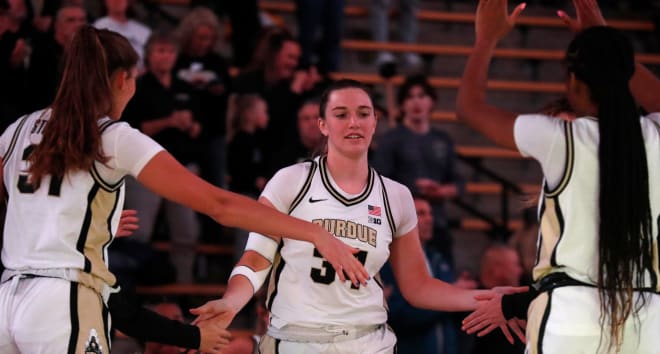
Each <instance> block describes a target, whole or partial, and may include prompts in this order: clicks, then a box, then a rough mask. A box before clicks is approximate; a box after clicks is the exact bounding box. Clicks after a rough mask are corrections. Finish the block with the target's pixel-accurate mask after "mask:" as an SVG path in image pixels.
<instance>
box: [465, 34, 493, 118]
mask: <svg viewBox="0 0 660 354" xmlns="http://www.w3.org/2000/svg"><path fill="white" fill-rule="evenodd" d="M496 45H497V43H496V42H484V41H481V42H477V43H476V44H475V45H474V48H473V50H472V54H470V56H469V57H468V60H467V63H466V64H465V69H464V71H463V77H462V78H461V85H460V87H459V89H458V95H457V97H456V113H457V114H458V115H459V116H460V117H461V118H462V119H465V120H466V122H467V123H468V124H469V125H473V124H478V123H480V122H479V121H474V120H473V118H474V117H473V116H472V115H471V114H468V110H469V109H470V107H474V106H476V105H481V104H485V103H486V88H487V85H488V71H489V68H490V61H491V59H492V57H493V52H494V51H495V47H496Z"/></svg>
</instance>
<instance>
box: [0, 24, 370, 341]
mask: <svg viewBox="0 0 660 354" xmlns="http://www.w3.org/2000/svg"><path fill="white" fill-rule="evenodd" d="M137 59H138V58H137V55H136V54H135V51H134V50H133V49H132V48H131V46H130V44H129V43H128V41H127V40H126V39H125V38H123V37H121V36H120V35H118V34H116V33H114V32H110V31H107V30H96V29H94V28H92V27H89V26H85V27H83V28H81V29H80V30H79V31H78V33H77V34H76V37H75V38H74V40H73V42H72V44H71V46H70V48H69V49H68V55H67V59H66V63H65V67H64V72H63V77H62V84H61V85H60V88H59V91H58V94H57V97H56V99H55V101H54V102H53V104H52V107H50V108H48V109H46V110H42V111H38V112H35V113H32V114H29V115H27V116H25V117H22V118H20V119H19V120H18V121H16V122H15V123H14V124H12V125H11V126H10V127H9V128H8V129H7V130H6V131H5V132H4V133H3V134H2V136H1V137H0V156H2V159H1V161H2V167H3V168H2V176H1V177H2V183H3V186H4V188H5V190H6V192H7V197H8V207H7V217H6V223H5V229H4V235H3V248H2V262H3V263H4V265H5V267H6V270H5V271H4V272H3V274H2V280H1V284H0V353H3V354H5V353H7V354H11V353H109V352H110V350H109V349H110V348H109V343H108V330H109V318H108V317H109V316H108V311H107V306H106V301H107V299H108V297H109V295H110V294H111V293H113V292H115V291H118V290H119V289H116V287H115V282H116V280H115V277H114V276H113V275H112V274H111V273H110V272H109V271H108V268H107V252H106V249H107V246H108V245H109V244H110V242H111V241H112V237H113V235H114V234H115V232H116V231H117V223H118V220H119V217H120V212H119V211H121V209H122V208H123V200H124V193H123V178H124V176H125V175H127V174H130V175H132V176H135V177H137V179H138V181H140V182H141V183H143V184H145V185H146V186H147V187H149V188H150V189H152V190H153V191H154V192H156V193H158V194H159V195H162V196H164V197H166V198H168V199H171V200H173V201H176V202H178V203H181V204H184V205H186V206H188V207H190V208H192V209H195V210H197V211H199V212H203V213H205V214H207V215H209V216H211V217H213V218H214V219H215V220H216V221H218V222H221V223H224V224H227V225H230V226H236V227H242V228H247V229H253V230H257V231H259V232H265V233H275V234H282V233H284V232H291V231H294V233H295V237H296V238H299V239H302V240H307V241H313V242H314V244H316V245H317V247H319V249H320V250H321V253H323V254H324V255H325V256H326V257H331V258H332V259H333V266H336V267H337V268H339V267H340V266H341V267H342V268H343V269H346V268H348V269H349V270H350V271H349V272H348V277H349V278H351V280H352V281H354V282H356V283H357V282H358V281H359V282H366V278H367V276H368V275H367V274H366V271H365V270H364V269H363V267H362V266H361V265H360V263H359V262H358V261H357V260H356V259H355V257H353V255H352V250H350V249H349V248H348V247H346V246H345V245H344V244H343V243H341V242H340V241H338V240H336V239H335V238H334V237H332V236H331V235H329V234H328V233H327V232H326V231H324V230H323V229H322V228H321V227H319V226H317V225H313V224H311V223H307V222H302V221H300V220H297V219H294V218H291V217H288V216H285V215H282V214H281V213H277V212H276V211H274V210H273V209H272V208H267V207H265V206H263V205H261V204H259V203H256V202H253V201H251V200H249V199H247V198H243V197H240V196H238V195H235V194H232V193H229V192H227V191H224V190H221V189H218V188H215V187H213V186H211V185H210V184H208V183H205V182H204V181H202V180H201V179H199V178H197V177H195V176H194V175H192V174H190V173H189V172H188V171H187V170H186V169H185V168H183V167H182V166H181V165H179V164H178V163H177V162H176V161H175V160H174V159H173V158H172V157H171V155H169V154H168V153H167V152H165V151H163V149H162V148H161V147H160V146H159V145H158V144H156V143H155V142H154V141H153V140H151V139H150V138H148V137H147V136H145V135H143V134H141V133H139V132H138V131H137V130H135V129H133V128H131V127H130V126H129V125H127V124H126V123H117V122H116V120H117V119H118V118H119V117H120V116H121V113H122V111H123V109H124V108H125V106H126V103H127V102H128V101H129V100H130V98H131V97H132V96H133V94H134V92H135V76H136V68H135V65H136V62H137ZM342 277H343V275H342ZM225 333H226V332H225ZM225 342H226V341H225V338H221V336H219V337H218V346H217V349H218V350H219V349H220V348H221V347H222V344H223V343H225Z"/></svg>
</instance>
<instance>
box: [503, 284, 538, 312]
mask: <svg viewBox="0 0 660 354" xmlns="http://www.w3.org/2000/svg"><path fill="white" fill-rule="evenodd" d="M538 294H539V292H538V291H537V290H536V289H534V288H533V287H530V290H529V291H526V292H524V293H517V294H510V295H504V296H502V313H503V314H504V317H505V318H506V319H507V320H508V319H511V318H514V317H517V318H520V319H526V318H527V309H528V308H529V304H531V303H532V301H533V300H534V299H535V298H536V296H537V295H538Z"/></svg>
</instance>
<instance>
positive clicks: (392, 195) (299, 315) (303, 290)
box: [262, 157, 417, 327]
mask: <svg viewBox="0 0 660 354" xmlns="http://www.w3.org/2000/svg"><path fill="white" fill-rule="evenodd" d="M296 175H297V176H299V178H298V179H299V180H300V182H304V183H296V182H298V181H296V180H291V179H290V178H288V177H287V176H296ZM296 184H297V185H298V186H300V188H298V189H297V191H298V193H297V194H296V195H295V198H293V199H291V198H288V199H291V201H292V202H291V203H288V204H289V208H288V210H283V211H284V212H287V211H288V212H289V214H290V215H292V216H294V217H297V218H300V219H303V220H307V221H311V222H313V223H316V224H318V225H321V226H323V227H324V228H325V229H326V230H328V232H330V233H331V234H333V235H335V237H337V238H339V239H341V240H342V241H343V242H344V243H346V244H348V245H350V246H352V247H355V248H358V249H360V252H359V253H358V254H357V258H358V259H359V260H360V261H361V262H362V263H363V264H364V266H365V268H366V269H367V271H368V272H369V274H370V275H371V276H372V277H373V279H372V280H370V281H369V282H368V285H366V286H364V285H361V286H359V287H356V286H353V285H352V284H351V283H350V281H346V282H341V281H340V280H339V278H338V277H337V275H336V273H335V270H334V269H333V268H332V266H331V265H330V264H329V263H328V262H326V261H325V260H324V259H323V258H322V256H321V255H320V254H319V252H318V251H317V250H316V249H315V248H314V245H313V244H312V243H309V242H303V241H297V240H292V239H288V238H286V237H284V238H283V239H282V243H281V244H280V252H279V255H278V256H277V257H276V259H275V261H274V263H273V271H272V273H271V277H270V283H269V288H268V298H267V300H266V305H267V307H268V309H269V310H270V311H271V313H272V314H273V319H272V320H271V326H277V327H279V326H280V325H284V324H286V323H295V324H296V325H298V326H308V327H320V326H325V325H354V326H360V325H372V324H382V323H385V322H386V321H387V311H386V301H385V299H384V297H383V289H382V284H381V282H380V280H379V279H378V277H377V274H378V272H379V271H380V269H381V267H382V266H383V264H384V263H385V262H386V261H387V260H388V258H389V254H390V251H389V247H390V243H391V242H392V240H393V238H394V237H398V236H402V235H405V234H406V233H408V232H410V231H411V230H412V229H413V228H414V227H415V226H416V225H417V217H416V214H415V208H414V204H413V201H412V196H411V194H410V191H408V189H407V188H406V187H405V186H403V185H401V184H399V183H396V182H394V181H392V180H390V179H387V178H384V177H381V176H380V175H378V173H377V172H376V171H375V170H373V169H370V170H369V177H368V184H367V186H366V188H365V189H364V191H363V192H362V193H360V194H359V195H354V196H347V195H346V194H345V193H343V192H342V191H341V190H340V189H339V187H337V185H336V184H335V183H334V181H333V180H332V177H331V176H330V173H329V172H328V170H327V167H326V159H325V157H323V158H320V159H319V158H317V159H316V160H315V161H314V163H311V162H305V163H301V164H297V165H293V166H290V167H288V168H285V169H283V170H281V171H280V172H279V173H278V174H277V175H276V176H275V177H273V179H272V180H271V182H269V186H268V187H267V188H266V189H265V190H264V193H263V194H262V196H264V197H266V198H267V199H268V200H270V201H271V202H272V201H273V200H275V202H274V203H273V204H274V205H278V204H280V203H281V202H282V199H281V198H280V197H279V196H278V195H277V194H278V189H282V188H286V189H291V188H292V187H293V186H295V185H296ZM280 205H282V206H284V204H280Z"/></svg>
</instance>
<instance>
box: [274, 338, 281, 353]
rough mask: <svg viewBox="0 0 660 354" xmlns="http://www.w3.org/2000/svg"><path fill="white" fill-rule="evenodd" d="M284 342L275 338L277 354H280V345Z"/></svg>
mask: <svg viewBox="0 0 660 354" xmlns="http://www.w3.org/2000/svg"><path fill="white" fill-rule="evenodd" d="M281 342H282V341H281V340H279V339H277V338H275V354H280V343H281Z"/></svg>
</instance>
